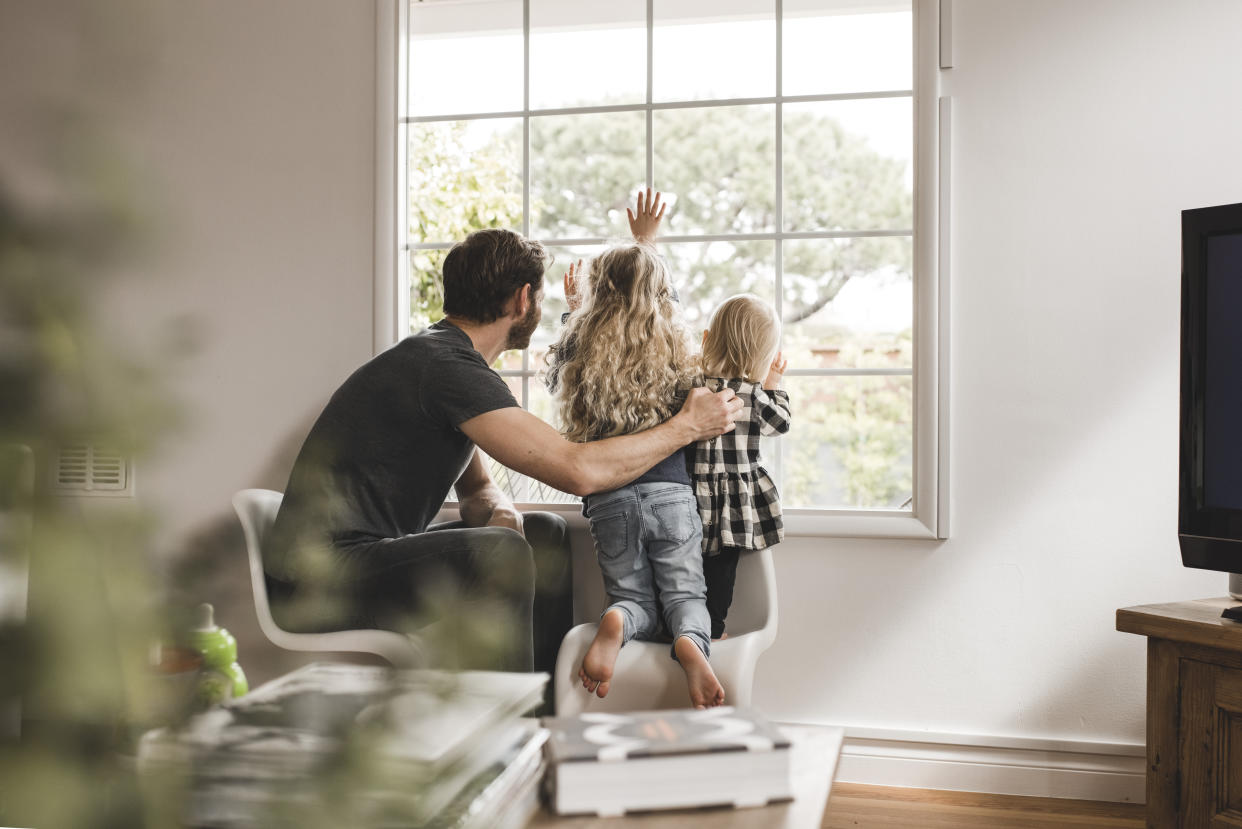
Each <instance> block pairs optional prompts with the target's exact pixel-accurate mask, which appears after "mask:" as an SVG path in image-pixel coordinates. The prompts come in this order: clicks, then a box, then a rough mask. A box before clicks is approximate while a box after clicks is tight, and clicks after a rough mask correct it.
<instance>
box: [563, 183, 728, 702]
mask: <svg viewBox="0 0 1242 829" xmlns="http://www.w3.org/2000/svg"><path fill="white" fill-rule="evenodd" d="M626 212H627V214H628V215H629V218H630V227H631V230H633V232H634V239H635V242H636V244H633V245H627V246H623V247H617V248H613V249H611V250H608V251H605V252H604V253H602V254H600V255H599V256H598V257H596V258H595V259H594V260H593V261H592V262H591V264H590V270H589V274H588V275H587V279H586V280H585V281H586V282H587V285H586V290H585V291H584V294H585V295H584V296H583V297H581V299H580V300H579V297H578V296H577V294H578V290H577V288H578V285H577V282H578V279H579V278H580V276H581V271H580V267H581V263H579V270H578V271H575V269H574V268H573V267H571V268H570V272H569V273H568V274H567V275H566V279H565V293H566V298H567V299H569V301H570V307H571V309H575V310H573V311H571V313H570V315H569V316H568V318H567V319H566V323H565V329H564V331H563V332H562V334H561V337H560V338H559V340H558V341H557V343H556V344H555V345H553V346H552V349H551V350H550V351H549V356H548V363H549V371H548V375H547V382H548V388H549V390H551V391H552V392H553V394H554V395H555V397H556V401H557V404H558V408H559V414H560V418H561V424H562V429H563V431H564V433H565V435H566V437H568V438H569V439H570V440H577V441H589V440H602V439H604V438H608V437H612V436H614V435H624V434H630V433H632V432H639V431H642V430H644V429H649V428H651V427H653V426H656V425H658V424H660V423H661V422H663V421H665V420H667V419H668V418H670V417H672V416H673V415H674V414H675V413H676V412H677V410H678V409H679V408H680V405H681V402H682V398H684V395H685V392H686V390H687V389H688V388H689V387H690V386H691V384H692V381H693V379H694V377H695V373H696V372H695V366H694V353H693V348H692V346H691V343H690V338H689V336H688V332H687V331H686V330H685V329H684V327H683V326H682V324H681V322H680V320H679V313H678V308H677V304H676V300H675V298H674V292H673V286H672V282H671V279H670V276H669V272H668V268H667V266H666V265H665V264H664V261H663V260H662V259H661V258H660V257H659V255H657V253H656V251H655V248H654V246H653V244H652V243H653V241H654V239H655V233H656V230H657V229H658V227H659V223H660V218H661V217H662V216H663V213H664V210H663V207H662V206H661V203H660V194H659V193H656V194H655V197H654V198H652V196H651V191H650V190H648V191H647V193H646V197H645V198H644V196H643V195H642V194H640V195H639V197H638V205H637V210H636V211H633V212H631V211H629V210H627V211H626ZM684 452H685V450H679V451H677V452H675V453H674V454H673V455H671V456H669V457H668V458H666V459H665V460H664V461H662V462H660V463H658V464H656V465H655V466H654V467H652V468H651V469H650V470H648V471H647V472H646V473H644V474H643V475H642V476H640V477H639V478H638V479H637V480H635V481H633V482H632V483H629V484H627V485H625V486H623V487H620V488H618V489H615V490H612V491H611V492H600V493H595V494H592V495H588V496H587V497H586V498H584V499H583V513H584V514H585V515H586V517H587V520H588V522H589V523H590V527H591V535H592V537H593V538H594V539H595V551H596V555H597V556H598V557H599V565H600V570H601V571H602V572H603V576H604V587H605V589H606V591H607V593H608V601H609V605H608V608H607V609H606V610H605V611H604V613H603V615H602V616H601V617H600V622H599V631H598V632H597V633H596V635H595V639H594V641H593V642H592V643H591V646H590V648H588V650H587V653H586V655H585V657H584V658H583V660H582V665H581V667H580V669H579V671H578V678H579V679H580V680H581V681H582V685H583V687H584V688H586V689H587V691H590V692H594V693H596V694H598V695H599V696H600V697H603V696H605V695H607V693H608V690H609V687H610V686H611V683H612V679H613V668H614V666H615V664H616V660H617V655H618V653H619V652H620V650H621V648H622V647H623V646H624V645H625V643H626V642H628V641H630V640H631V639H634V638H639V639H651V638H654V637H655V636H656V634H657V633H658V631H659V629H660V621H661V611H662V615H663V620H664V623H665V625H666V626H667V629H668V631H669V633H671V634H672V637H673V647H672V655H673V658H674V659H675V660H677V662H678V663H679V664H680V665H681V667H682V669H683V670H684V671H685V673H686V682H687V687H688V689H689V694H690V702H691V704H692V705H694V706H695V707H696V708H705V707H708V706H714V705H721V704H723V703H724V689H723V688H722V687H721V685H720V682H719V680H717V678H716V675H715V673H714V672H713V671H712V667H711V663H710V662H709V661H708V657H709V656H710V654H711V638H710V636H709V633H710V630H709V629H710V621H709V619H710V617H709V615H708V612H707V604H706V585H705V583H704V579H703V556H702V529H701V524H700V522H699V516H698V511H697V508H696V502H695V497H694V492H693V490H692V489H691V487H690V477H689V474H688V472H687V469H686V462H685V454H684ZM657 600H658V601H657Z"/></svg>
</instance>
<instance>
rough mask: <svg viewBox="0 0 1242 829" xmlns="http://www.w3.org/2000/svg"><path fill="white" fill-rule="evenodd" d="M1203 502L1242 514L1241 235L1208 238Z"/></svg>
mask: <svg viewBox="0 0 1242 829" xmlns="http://www.w3.org/2000/svg"><path fill="white" fill-rule="evenodd" d="M1203 264H1204V275H1205V281H1206V283H1207V301H1206V302H1205V303H1204V305H1205V311H1206V316H1207V320H1206V324H1205V325H1204V335H1205V337H1206V339H1207V343H1206V346H1207V347H1206V349H1205V352H1206V353H1205V357H1206V358H1207V359H1206V365H1205V367H1204V368H1205V377H1204V381H1203V398H1204V399H1203V503H1204V506H1207V507H1210V508H1214V509H1236V510H1242V232H1238V233H1225V234H1221V235H1219V236H1209V237H1208V238H1207V250H1206V251H1205V255H1204V263H1203Z"/></svg>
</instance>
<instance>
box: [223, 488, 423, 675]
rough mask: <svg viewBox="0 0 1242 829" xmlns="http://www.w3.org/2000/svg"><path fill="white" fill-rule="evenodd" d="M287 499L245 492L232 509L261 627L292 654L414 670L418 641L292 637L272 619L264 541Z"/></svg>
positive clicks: (348, 633)
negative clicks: (331, 655)
mask: <svg viewBox="0 0 1242 829" xmlns="http://www.w3.org/2000/svg"><path fill="white" fill-rule="evenodd" d="M283 498H284V495H283V494H281V493H279V492H273V491H272V490H270V489H243V490H242V491H241V492H238V493H237V494H236V495H234V496H233V509H235V510H236V511H237V517H238V518H239V519H240V520H241V525H242V532H244V533H245V535H246V551H247V553H249V556H250V580H251V583H252V585H253V587H254V609H255V612H256V613H257V614H258V616H259V627H260V628H262V629H263V633H264V634H265V635H266V636H267V638H268V639H270V640H271V641H272V643H273V644H275V645H277V646H279V647H282V648H284V649H285V650H291V651H331V652H335V653H371V654H375V655H376V656H379V657H382V658H383V659H386V660H388V661H389V662H390V663H391V664H392V665H393V666H394V667H397V668H412V667H415V666H416V665H417V664H418V662H419V657H420V653H419V644H418V640H417V638H415V637H413V636H407V635H404V634H400V633H395V632H393V631H388V630H340V631H332V632H329V633H291V632H289V631H287V630H283V629H282V628H281V627H280V626H279V625H277V624H276V621H275V620H274V619H273V618H272V610H271V607H270V606H269V604H268V599H267V580H266V579H265V577H264V574H263V556H262V554H261V550H262V547H263V538H264V536H266V535H267V531H268V530H270V529H271V527H272V522H273V521H275V520H276V512H277V511H278V510H279V509H280V502H281V500H282V499H283Z"/></svg>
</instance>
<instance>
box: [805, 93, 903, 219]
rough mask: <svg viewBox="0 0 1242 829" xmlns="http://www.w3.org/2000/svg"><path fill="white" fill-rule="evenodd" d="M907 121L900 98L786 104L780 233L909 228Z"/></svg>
mask: <svg viewBox="0 0 1242 829" xmlns="http://www.w3.org/2000/svg"><path fill="white" fill-rule="evenodd" d="M913 113H914V105H913V99H911V98H905V97H902V98H877V99H872V100H851V101H828V102H823V103H811V104H787V105H786V106H785V123H784V125H783V129H784V146H783V160H784V168H785V169H784V179H783V182H784V185H783V186H784V190H783V192H784V211H785V229H786V230H792V231H799V230H908V229H910V228H912V227H913V225H914V208H913V203H914V196H913V193H914V164H913V150H914V122H913V117H914V114H913Z"/></svg>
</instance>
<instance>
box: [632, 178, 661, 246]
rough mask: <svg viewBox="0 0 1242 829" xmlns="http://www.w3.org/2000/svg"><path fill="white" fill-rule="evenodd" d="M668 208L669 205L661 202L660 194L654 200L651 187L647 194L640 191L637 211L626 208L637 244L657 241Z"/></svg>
mask: <svg viewBox="0 0 1242 829" xmlns="http://www.w3.org/2000/svg"><path fill="white" fill-rule="evenodd" d="M644 196H645V197H644ZM666 207H668V205H667V204H665V203H663V202H661V201H660V194H659V193H656V194H655V198H652V196H651V188H650V187H648V188H647V192H646V193H645V194H644V193H643V192H642V191H641V190H639V191H638V203H637V205H636V206H635V209H634V210H630V209H629V208H628V207H627V208H625V216H626V218H627V219H629V220H630V233H633V234H634V241H635V242H654V241H655V237H656V232H657V231H659V229H660V220H661V219H663V218H664V208H666Z"/></svg>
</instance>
